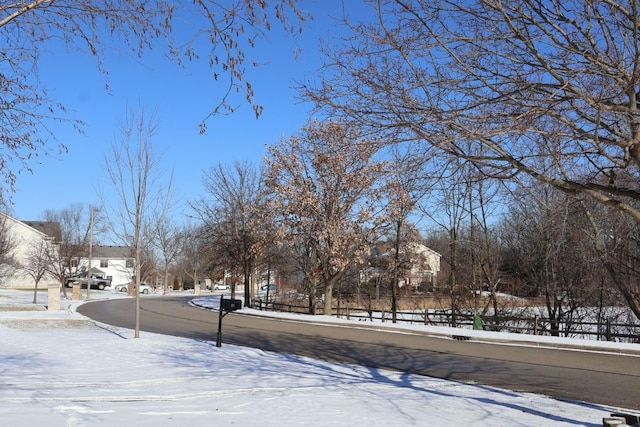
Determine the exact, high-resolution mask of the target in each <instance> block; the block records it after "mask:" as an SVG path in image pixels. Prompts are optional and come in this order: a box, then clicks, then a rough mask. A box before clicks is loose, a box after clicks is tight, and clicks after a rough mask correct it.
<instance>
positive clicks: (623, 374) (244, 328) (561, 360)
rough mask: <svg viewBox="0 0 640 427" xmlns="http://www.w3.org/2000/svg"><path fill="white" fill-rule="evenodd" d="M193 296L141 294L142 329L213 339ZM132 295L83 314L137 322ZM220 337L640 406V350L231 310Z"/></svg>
mask: <svg viewBox="0 0 640 427" xmlns="http://www.w3.org/2000/svg"><path fill="white" fill-rule="evenodd" d="M192 298H193V297H186V298H185V297H163V298H141V309H140V329H141V330H142V331H148V332H155V333H161V334H168V335H176V336H182V337H187V338H195V339H202V340H210V341H215V340H216V333H217V327H218V312H217V311H208V310H202V309H199V308H195V307H192V306H190V305H188V302H189V300H191V299H192ZM134 302H135V300H134V299H132V298H126V299H115V300H108V301H99V302H91V303H88V304H84V305H81V306H80V307H78V312H80V313H81V314H83V315H85V316H87V317H90V318H92V319H94V320H97V321H99V322H102V323H106V324H110V325H115V326H120V327H125V328H131V329H133V328H134V326H135V323H134V322H135V317H134V309H135V304H134ZM222 338H223V340H222V341H223V343H228V344H235V345H241V346H248V347H255V348H260V349H262V350H266V351H276V352H280V353H290V354H298V355H303V356H311V357H315V358H321V359H325V360H331V361H337V362H346V363H356V364H360V365H364V366H367V367H371V368H373V369H378V368H380V369H393V370H397V371H402V372H407V373H414V374H420V375H427V376H431V377H437V378H444V379H449V380H457V381H464V382H474V383H478V384H484V385H489V386H495V387H501V388H505V389H509V390H514V391H525V392H532V393H539V394H545V395H548V396H552V397H556V398H561V399H570V400H579V401H585V402H591V403H596V404H604V405H611V406H614V407H621V408H626V409H634V410H640V393H638V387H639V384H640V356H638V355H637V354H636V355H624V354H611V353H597V352H585V351H575V350H565V349H563V350H558V349H550V348H541V347H525V346H513V345H503V344H495V343H491V344H490V343H482V342H476V341H456V340H452V339H443V338H437V337H430V336H427V335H424V334H420V333H415V334H414V333H402V334H400V333H391V332H384V331H381V330H374V328H370V327H358V328H345V327H336V326H331V325H319V324H314V323H306V322H294V321H286V320H283V319H270V318H264V317H257V316H249V315H243V314H240V313H237V312H236V313H231V314H229V315H227V316H226V317H224V320H223V332H222Z"/></svg>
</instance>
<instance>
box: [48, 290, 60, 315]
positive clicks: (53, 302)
mask: <svg viewBox="0 0 640 427" xmlns="http://www.w3.org/2000/svg"><path fill="white" fill-rule="evenodd" d="M47 307H48V310H49V311H54V310H60V283H56V284H53V285H49V286H47Z"/></svg>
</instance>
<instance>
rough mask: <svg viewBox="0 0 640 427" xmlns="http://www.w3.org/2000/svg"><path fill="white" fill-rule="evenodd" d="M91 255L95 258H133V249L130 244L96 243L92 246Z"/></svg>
mask: <svg viewBox="0 0 640 427" xmlns="http://www.w3.org/2000/svg"><path fill="white" fill-rule="evenodd" d="M87 255H88V253H87ZM91 256H92V257H93V258H111V259H125V258H132V257H133V251H132V249H131V247H130V246H100V245H95V246H93V247H92V251H91Z"/></svg>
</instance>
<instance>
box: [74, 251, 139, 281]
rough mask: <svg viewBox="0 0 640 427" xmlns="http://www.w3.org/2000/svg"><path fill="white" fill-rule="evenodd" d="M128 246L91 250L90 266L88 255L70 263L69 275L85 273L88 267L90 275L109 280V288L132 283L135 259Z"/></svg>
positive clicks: (83, 255) (84, 254) (86, 253)
mask: <svg viewBox="0 0 640 427" xmlns="http://www.w3.org/2000/svg"><path fill="white" fill-rule="evenodd" d="M132 254H133V252H132V249H131V247H129V246H101V245H94V246H92V248H91V266H89V253H88V251H86V252H85V253H83V254H82V256H80V257H78V258H75V259H73V260H72V261H71V272H70V273H71V275H75V274H78V273H83V272H86V271H87V270H88V269H89V267H90V268H91V274H101V275H105V276H106V277H110V278H111V286H112V287H115V286H116V285H125V284H127V283H129V282H131V281H132V278H133V275H134V274H135V269H134V265H135V259H134V257H133V255H132Z"/></svg>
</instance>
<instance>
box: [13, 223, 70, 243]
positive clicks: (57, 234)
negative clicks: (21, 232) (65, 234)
mask: <svg viewBox="0 0 640 427" xmlns="http://www.w3.org/2000/svg"><path fill="white" fill-rule="evenodd" d="M20 222H22V223H24V224H26V225H28V226H29V227H31V228H33V229H35V230H38V231H39V232H41V233H44V234H46V235H47V236H49V237H51V238H53V239H55V240H56V241H60V239H61V238H62V230H61V228H60V223H59V222H54V221H25V220H20Z"/></svg>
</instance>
